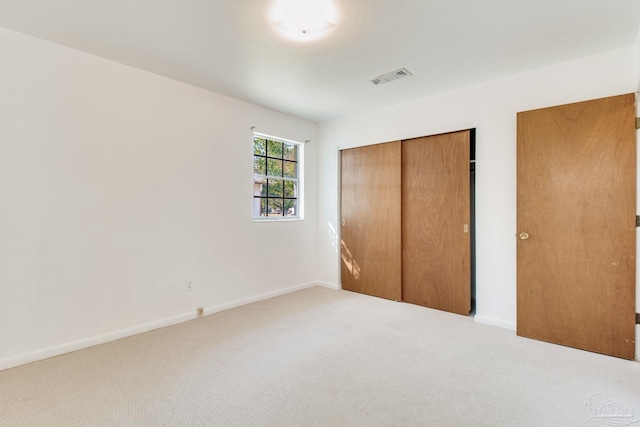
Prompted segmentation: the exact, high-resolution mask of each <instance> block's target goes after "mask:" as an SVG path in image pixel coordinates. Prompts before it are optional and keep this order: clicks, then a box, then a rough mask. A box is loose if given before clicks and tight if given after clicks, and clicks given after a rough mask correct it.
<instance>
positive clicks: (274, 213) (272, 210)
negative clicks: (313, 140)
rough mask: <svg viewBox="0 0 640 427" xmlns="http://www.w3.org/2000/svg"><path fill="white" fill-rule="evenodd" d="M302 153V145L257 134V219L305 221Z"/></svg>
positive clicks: (254, 150) (254, 178)
mask: <svg viewBox="0 0 640 427" xmlns="http://www.w3.org/2000/svg"><path fill="white" fill-rule="evenodd" d="M301 152H302V145H300V144H299V143H296V142H292V141H285V140H282V139H277V138H273V137H270V136H266V135H260V134H255V135H254V137H253V217H254V219H299V218H301V216H300V207H301V206H300V205H301V200H300V171H301V166H302V165H301V161H300V159H301V158H302V156H301Z"/></svg>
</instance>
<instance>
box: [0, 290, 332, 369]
mask: <svg viewBox="0 0 640 427" xmlns="http://www.w3.org/2000/svg"><path fill="white" fill-rule="evenodd" d="M318 285H320V286H325V285H323V284H319V283H316V282H313V283H305V284H302V285H297V286H292V287H290V288H285V289H279V290H277V291H273V292H267V293H265V294H261V295H257V296H254V297H250V298H245V299H241V300H237V301H233V302H230V303H227V304H221V305H217V306H213V307H209V308H205V309H204V313H203V314H204V315H209V314H214V313H218V312H220V311H224V310H230V309H232V308H236V307H240V306H242V305H246V304H251V303H254V302H258V301H263V300H266V299H270V298H274V297H277V296H280V295H284V294H288V293H291V292H296V291H299V290H302V289H307V288H311V287H314V286H318ZM330 287H332V286H330ZM197 317H198V316H197V315H196V314H195V313H194V312H189V313H187V314H180V315H177V316H172V317H168V318H166V319H162V320H158V321H155V322H150V323H145V324H142V325H138V326H134V327H131V328H127V329H122V330H119V331H115V332H110V333H108V334H104V335H98V336H95V337H91V338H87V339H83V340H78V341H73V342H70V343H66V344H61V345H58V346H55V347H49V348H46V349H44V350H38V351H34V352H32V353H28V354H23V355H20V356H15V357H11V358H8V359H2V360H0V371H2V370H5V369H10V368H15V367H17V366H21V365H26V364H28V363H32V362H37V361H39V360H43V359H49V358H50V357H55V356H60V355H62V354H66V353H71V352H74V351H78V350H83V349H85V348H89V347H93V346H96V345H99V344H105V343H108V342H111V341H115V340H119V339H121V338H126V337H130V336H132V335H137V334H141V333H144V332H149V331H152V330H154V329H159V328H164V327H166V326H171V325H175V324H177V323H182V322H186V321H188V320H192V319H195V318H197Z"/></svg>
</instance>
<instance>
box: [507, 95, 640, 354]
mask: <svg viewBox="0 0 640 427" xmlns="http://www.w3.org/2000/svg"><path fill="white" fill-rule="evenodd" d="M634 117H635V96H634V94H629V95H621V96H615V97H611V98H604V99H598V100H594V101H587V102H580V103H576V104H569V105H563V106H558V107H552V108H544V109H540V110H535V111H527V112H522V113H518V117H517V121H518V123H517V124H518V146H517V147H518V154H517V157H518V172H517V175H518V182H517V187H518V189H517V193H518V207H517V209H518V220H517V222H518V237H519V238H518V255H517V258H518V274H517V275H518V277H517V280H518V291H517V298H518V301H517V302H518V306H517V307H518V308H517V312H518V322H517V332H518V335H520V336H524V337H529V338H535V339H538V340H542V341H548V342H552V343H557V344H562V345H566V346H570V347H576V348H580V349H584V350H590V351H594V352H598V353H603V354H608V355H612V356H618V357H622V358H625V359H633V358H634V356H635V263H636V261H635V239H636V237H635V236H636V224H635V207H636V166H635V165H636V137H635V126H634Z"/></svg>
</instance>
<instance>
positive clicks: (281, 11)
mask: <svg viewBox="0 0 640 427" xmlns="http://www.w3.org/2000/svg"><path fill="white" fill-rule="evenodd" d="M331 6H332V4H331V2H330V1H328V0H279V1H278V2H277V4H276V7H275V11H274V20H273V23H274V24H275V25H276V26H277V27H279V28H280V29H282V30H283V31H285V32H286V33H287V34H289V35H290V36H293V37H295V38H297V39H299V40H309V39H311V38H316V37H317V36H319V35H320V34H322V33H324V32H325V31H327V30H328V29H329V28H331V27H334V26H335V24H334V21H335V11H334V9H333V8H332V7H331Z"/></svg>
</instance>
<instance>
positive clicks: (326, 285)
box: [317, 282, 342, 291]
mask: <svg viewBox="0 0 640 427" xmlns="http://www.w3.org/2000/svg"><path fill="white" fill-rule="evenodd" d="M317 285H318V286H322V287H323V288H329V289H333V290H336V291H340V290H342V285H338V284H336V283H327V282H318V283H317Z"/></svg>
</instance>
